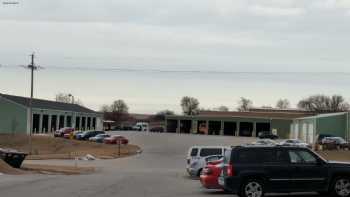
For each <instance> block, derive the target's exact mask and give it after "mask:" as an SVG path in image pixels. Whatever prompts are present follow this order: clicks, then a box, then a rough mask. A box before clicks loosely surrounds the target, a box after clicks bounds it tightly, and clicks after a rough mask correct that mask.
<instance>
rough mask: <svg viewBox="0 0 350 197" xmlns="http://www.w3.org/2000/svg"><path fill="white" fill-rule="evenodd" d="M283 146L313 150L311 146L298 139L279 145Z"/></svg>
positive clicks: (285, 141)
mask: <svg viewBox="0 0 350 197" xmlns="http://www.w3.org/2000/svg"><path fill="white" fill-rule="evenodd" d="M279 144H280V145H282V146H297V147H306V148H312V147H311V145H310V144H307V143H305V142H303V141H301V140H298V139H288V140H284V141H282V142H280V143H279Z"/></svg>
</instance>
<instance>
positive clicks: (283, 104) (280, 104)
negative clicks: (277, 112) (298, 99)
mask: <svg viewBox="0 0 350 197" xmlns="http://www.w3.org/2000/svg"><path fill="white" fill-rule="evenodd" d="M276 108H279V109H288V108H290V102H289V100H288V99H279V100H278V101H277V103H276Z"/></svg>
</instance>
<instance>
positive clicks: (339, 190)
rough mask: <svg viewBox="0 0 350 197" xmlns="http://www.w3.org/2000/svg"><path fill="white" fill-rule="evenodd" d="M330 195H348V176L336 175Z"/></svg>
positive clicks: (349, 180) (349, 189) (349, 179)
mask: <svg viewBox="0 0 350 197" xmlns="http://www.w3.org/2000/svg"><path fill="white" fill-rule="evenodd" d="M330 190H331V193H332V196H335V197H349V196H350V177H337V178H335V179H334V181H333V183H332V186H331V189H330Z"/></svg>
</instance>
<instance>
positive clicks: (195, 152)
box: [186, 146, 229, 176]
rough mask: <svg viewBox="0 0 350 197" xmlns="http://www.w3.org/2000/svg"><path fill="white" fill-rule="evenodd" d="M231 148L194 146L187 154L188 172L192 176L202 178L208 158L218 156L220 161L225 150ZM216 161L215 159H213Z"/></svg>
mask: <svg viewBox="0 0 350 197" xmlns="http://www.w3.org/2000/svg"><path fill="white" fill-rule="evenodd" d="M228 148H229V147H224V146H192V147H191V148H190V149H189V150H188V154H187V158H186V161H187V167H186V169H187V172H188V174H189V175H190V176H200V174H201V172H202V169H203V168H204V167H205V165H206V160H205V159H206V158H207V157H215V156H217V157H218V159H220V158H221V157H222V156H223V155H224V154H225V150H226V149H228ZM212 159H214V158H212Z"/></svg>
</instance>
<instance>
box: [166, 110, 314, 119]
mask: <svg viewBox="0 0 350 197" xmlns="http://www.w3.org/2000/svg"><path fill="white" fill-rule="evenodd" d="M312 115H314V114H310V113H309V112H305V113H301V112H288V111H286V112H274V111H271V112H250V111H248V112H237V111H229V112H221V111H201V112H200V113H199V114H198V115H195V116H186V115H168V116H166V117H167V118H181V117H183V118H186V117H188V118H191V117H196V118H262V119H287V120H289V119H295V118H301V117H308V116H312Z"/></svg>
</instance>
